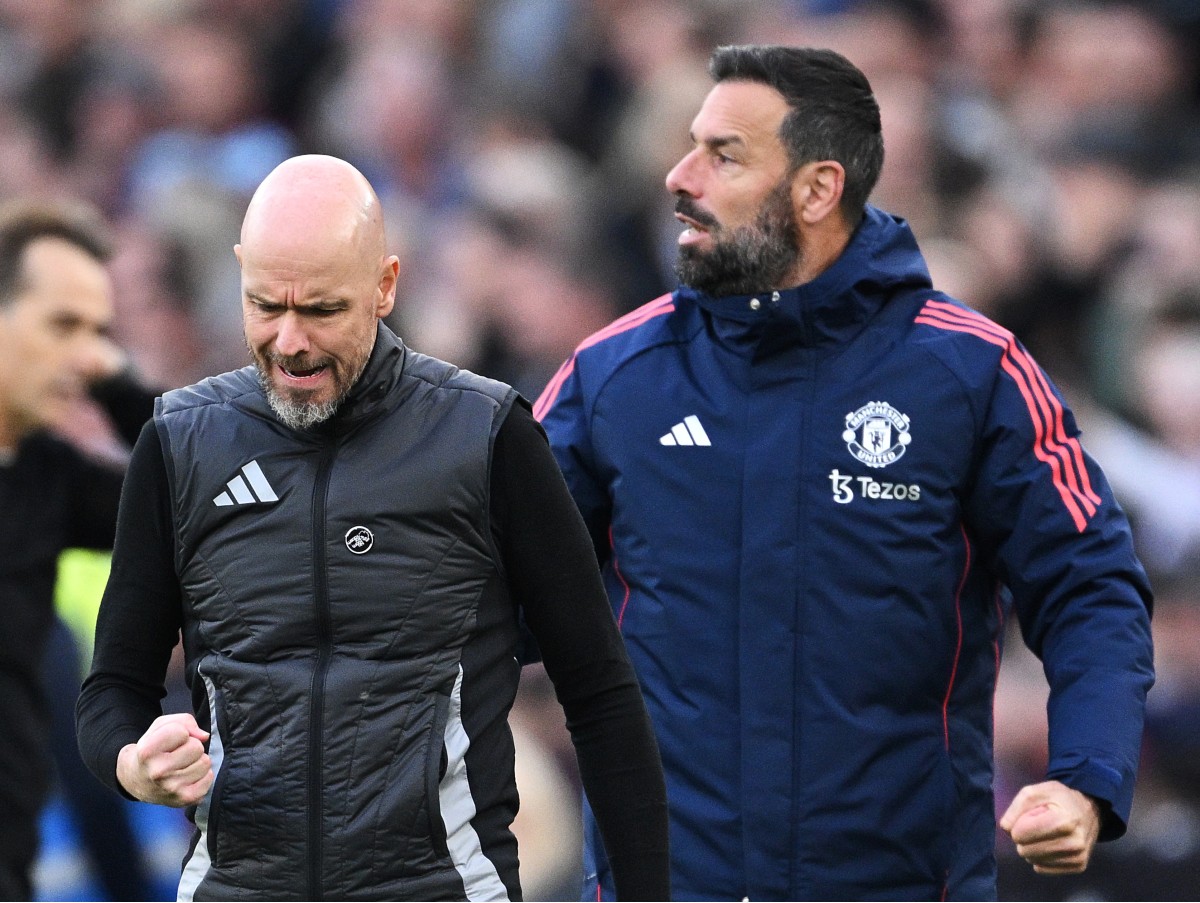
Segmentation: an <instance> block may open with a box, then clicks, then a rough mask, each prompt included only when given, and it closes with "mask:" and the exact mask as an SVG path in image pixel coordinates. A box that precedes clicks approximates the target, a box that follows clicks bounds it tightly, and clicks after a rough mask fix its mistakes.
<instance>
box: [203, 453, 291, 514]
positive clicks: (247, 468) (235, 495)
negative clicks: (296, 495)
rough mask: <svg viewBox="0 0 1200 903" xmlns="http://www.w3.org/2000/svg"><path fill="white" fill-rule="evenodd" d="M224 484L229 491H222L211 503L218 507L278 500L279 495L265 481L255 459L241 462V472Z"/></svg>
mask: <svg viewBox="0 0 1200 903" xmlns="http://www.w3.org/2000/svg"><path fill="white" fill-rule="evenodd" d="M225 486H226V487H227V488H228V489H229V491H228V492H222V493H221V494H220V495H218V496H217V497H216V498H215V499H213V504H214V505H216V506H217V507H218V508H225V507H227V506H229V505H253V504H254V503H255V502H277V501H279V496H277V495H276V494H275V490H274V489H272V488H271V484H270V483H268V482H267V478H266V476H265V475H264V474H263V472H262V468H261V467H259V466H258V462H257V461H251V462H250V463H249V464H243V465H242V470H241V473H239V474H238V475H237V476H235V477H234V478H233V479H232V480H230V481H229V482H228V483H226V484H225Z"/></svg>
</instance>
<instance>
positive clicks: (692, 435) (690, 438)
mask: <svg viewBox="0 0 1200 903" xmlns="http://www.w3.org/2000/svg"><path fill="white" fill-rule="evenodd" d="M658 442H659V444H660V445H712V440H711V439H709V438H708V433H706V432H704V427H703V426H701V425H700V418H699V417H697V416H696V415H695V414H689V415H688V416H686V417H684V418H683V422H682V423H677V424H675V425H674V426H673V427H671V432H669V433H667V434H666V435H665V436H663V437H662V438H661V439H659V440H658Z"/></svg>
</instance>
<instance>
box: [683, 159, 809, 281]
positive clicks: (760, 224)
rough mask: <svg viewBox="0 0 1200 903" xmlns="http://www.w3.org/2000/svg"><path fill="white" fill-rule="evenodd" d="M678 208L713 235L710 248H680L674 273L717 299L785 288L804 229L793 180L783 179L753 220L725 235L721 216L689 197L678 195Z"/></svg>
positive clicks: (798, 257) (794, 264)
mask: <svg viewBox="0 0 1200 903" xmlns="http://www.w3.org/2000/svg"><path fill="white" fill-rule="evenodd" d="M675 210H676V211H677V212H678V213H682V214H683V215H684V216H687V217H690V218H691V219H694V220H695V221H696V222H698V223H700V225H702V226H706V227H708V228H709V229H710V230H712V232H711V234H712V238H713V245H712V248H711V249H710V250H707V251H703V250H700V249H699V248H696V247H692V246H689V245H684V246H681V247H680V249H679V260H678V262H677V263H676V265H675V274H676V275H677V276H678V277H679V281H680V282H682V283H683V284H684V285H688V286H691V287H692V288H694V289H699V290H700V291H702V292H705V293H706V294H709V295H713V296H715V297H721V296H723V295H751V294H753V293H754V292H761V291H766V290H767V289H774V288H785V287H786V286H785V285H784V280H785V279H786V278H787V275H788V273H789V272H792V271H793V270H794V269H795V268H796V265H797V264H798V263H799V262H800V228H799V225H798V224H797V222H796V213H795V211H794V210H793V209H792V202H791V183H790V182H789V181H786V180H785V181H783V182H781V183H780V184H779V185H778V186H777V187H776V188H775V190H774V191H772V192H771V194H770V195H768V196H767V199H766V200H765V201H764V202H763V205H762V208H761V209H760V210H759V211H758V216H757V217H755V219H754V222H753V223H751V224H750V225H748V226H739V227H738V228H736V229H734V230H733V231H732V232H730V233H729V234H728V235H726V236H724V237H722V235H721V232H722V231H723V230H722V227H721V226H720V224H719V223H718V222H717V220H716V219H715V218H714V217H713V216H712V215H711V214H709V213H705V212H704V211H703V210H700V209H699V207H697V206H696V204H695V202H694V201H692V199H691V198H689V197H688V196H687V195H680V196H679V200H677V201H676V202H675Z"/></svg>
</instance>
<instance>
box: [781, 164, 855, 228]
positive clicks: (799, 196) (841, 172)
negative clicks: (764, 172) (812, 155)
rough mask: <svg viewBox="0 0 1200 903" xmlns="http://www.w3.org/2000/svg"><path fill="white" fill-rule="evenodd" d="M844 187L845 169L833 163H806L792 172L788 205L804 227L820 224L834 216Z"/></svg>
mask: <svg viewBox="0 0 1200 903" xmlns="http://www.w3.org/2000/svg"><path fill="white" fill-rule="evenodd" d="M845 187H846V169H845V167H843V166H842V164H841V163H838V162H837V161H836V160H818V161H815V162H813V163H806V164H805V165H804V166H801V167H800V169H798V170H797V171H796V175H795V176H794V181H793V183H792V203H793V204H794V205H795V208H796V216H797V217H799V219H800V220H801V221H802V222H804V223H805V224H807V225H810V226H812V225H815V224H817V223H819V222H821V221H823V220H824V219H825V218H826V217H828V216H829V215H830V214H831V213H836V212H837V211H838V209H839V206H840V204H841V202H842V191H843V190H844V189H845Z"/></svg>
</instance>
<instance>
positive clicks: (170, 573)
mask: <svg viewBox="0 0 1200 903" xmlns="http://www.w3.org/2000/svg"><path fill="white" fill-rule="evenodd" d="M173 535H174V534H173V528H172V520H171V508H170V492H169V489H168V485H167V471H166V465H165V464H164V463H163V455H162V446H161V444H160V442H159V438H158V433H157V431H156V430H155V429H154V424H153V423H152V422H151V423H147V424H146V425H145V426H144V427H143V429H142V432H141V435H140V436H139V437H138V440H137V442H136V443H135V444H134V447H133V456H132V458H131V459H130V462H129V469H128V471H127V473H126V477H125V486H124V489H123V491H122V493H121V503H120V512H119V514H118V517H117V536H116V544H115V546H114V547H113V559H112V570H111V573H110V575H109V579H108V585H107V587H106V588H105V590H104V597H103V599H102V600H101V603H100V614H99V616H98V618H97V621H96V645H95V652H94V654H93V658H92V669H91V673H90V674H89V675H88V677H87V679H86V680H85V681H84V682H83V688H82V690H81V691H80V694H79V701H78V704H77V706H76V725H77V732H78V736H79V750H80V752H81V753H82V755H83V760H84V762H86V763H87V766H88V768H90V769H91V771H92V773H93V774H95V775H96V777H98V778H99V779H100V780H101V781H102V782H103V783H104V784H107V785H108V786H109V787H111V788H113V789H114V790H117V791H118V792H120V790H121V788H120V786H119V785H118V783H117V773H116V767H117V754H118V753H119V752H120V751H121V748H122V747H123V746H125V745H126V744H127V743H135V742H136V741H137V740H138V738H140V737H141V736H142V734H143V733H145V731H146V728H148V727H149V726H150V724H151V722H152V721H154V719H155V718H157V717H158V716H159V715H161V714H162V707H161V700H162V698H163V696H164V695H165V690H164V686H163V682H164V678H165V675H166V671H167V664H168V662H169V660H170V657H171V651H172V650H173V649H174V648H175V644H176V641H177V640H178V637H179V628H180V622H181V619H182V614H181V612H182V607H181V597H180V590H179V581H178V579H177V578H176V576H175V565H174V539H173Z"/></svg>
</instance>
